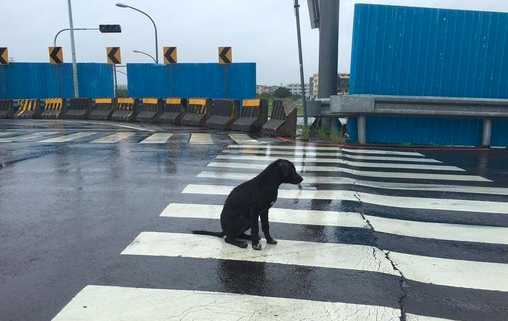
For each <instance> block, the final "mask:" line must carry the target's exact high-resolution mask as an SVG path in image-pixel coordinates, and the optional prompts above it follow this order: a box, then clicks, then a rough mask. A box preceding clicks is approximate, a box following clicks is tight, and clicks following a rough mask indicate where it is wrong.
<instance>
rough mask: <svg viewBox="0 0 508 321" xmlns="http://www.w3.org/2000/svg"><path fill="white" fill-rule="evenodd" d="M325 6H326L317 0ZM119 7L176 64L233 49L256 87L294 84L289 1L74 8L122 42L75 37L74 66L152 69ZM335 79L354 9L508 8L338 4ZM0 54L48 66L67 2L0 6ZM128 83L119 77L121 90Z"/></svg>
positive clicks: (146, 46)
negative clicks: (110, 58)
mask: <svg viewBox="0 0 508 321" xmlns="http://www.w3.org/2000/svg"><path fill="white" fill-rule="evenodd" d="M322 1H327V0H322ZM117 2H123V3H125V4H128V5H130V6H133V7H136V8H138V9H140V10H142V11H145V12H146V13H148V14H149V15H150V16H151V17H152V19H153V20H154V21H155V23H156V25H157V29H158V38H159V61H160V62H162V61H163V58H162V47H169V46H175V47H178V62H181V63H202V62H212V63H215V62H217V60H218V58H217V50H218V49H217V47H219V46H231V47H233V62H255V63H256V64H257V83H258V84H266V85H280V84H287V83H293V82H299V65H298V48H297V39H296V22H295V16H294V8H293V0H73V1H72V9H73V17H74V27H75V28H77V27H97V26H98V25H99V24H120V25H121V26H122V33H121V34H101V33H99V32H98V31H76V32H75V41H76V56H77V61H78V62H101V63H105V62H106V47H116V46H119V47H121V53H122V63H123V64H125V63H133V62H138V63H140V62H150V61H151V59H150V58H149V57H147V56H144V55H142V54H137V53H133V52H132V51H133V50H140V51H144V52H147V53H149V54H151V55H152V56H155V37H154V28H153V25H152V23H151V22H150V20H149V19H148V18H147V17H146V16H144V15H142V14H141V13H139V12H136V11H134V10H131V9H122V8H118V7H116V6H115V3H117ZM299 2H300V5H301V7H300V18H301V27H302V43H303V53H304V57H303V59H304V66H305V68H304V71H305V78H306V79H308V78H309V77H310V76H311V75H312V74H313V73H316V72H317V68H318V45H319V34H318V33H319V31H318V30H317V29H311V28H310V20H309V14H308V9H307V1H306V0H300V1H299ZM340 3H341V4H340V34H339V48H340V49H339V71H340V72H349V67H350V61H351V36H352V24H353V12H354V4H355V3H376V4H392V5H405V6H420V7H433V8H451V9H468V10H482V11H500V12H508V0H484V1H478V0H417V1H415V0H375V1H374V0H364V1H356V0H342V1H340ZM0 10H1V11H0V12H1V13H2V14H1V18H0V47H8V48H9V56H10V57H11V58H14V60H15V61H16V62H48V59H49V58H48V47H49V46H53V38H54V37H55V34H56V33H57V32H58V31H59V30H61V29H63V28H68V27H69V18H68V8H67V0H45V1H40V0H0ZM57 45H58V46H62V47H63V51H64V61H65V62H71V50H70V36H69V33H68V32H66V33H62V34H61V35H60V36H59V37H58V44H57ZM125 82H126V78H125V76H123V75H119V83H125Z"/></svg>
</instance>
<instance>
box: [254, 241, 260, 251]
mask: <svg viewBox="0 0 508 321" xmlns="http://www.w3.org/2000/svg"><path fill="white" fill-rule="evenodd" d="M252 248H253V249H254V250H258V251H261V244H259V243H258V244H252Z"/></svg>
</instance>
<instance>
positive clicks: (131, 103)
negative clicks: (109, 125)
mask: <svg viewBox="0 0 508 321" xmlns="http://www.w3.org/2000/svg"><path fill="white" fill-rule="evenodd" d="M117 103H118V105H117V109H116V110H115V111H114V112H113V115H111V120H121V121H134V120H135V119H136V115H137V113H138V99H137V98H118V99H117Z"/></svg>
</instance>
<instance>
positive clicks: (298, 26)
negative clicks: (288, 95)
mask: <svg viewBox="0 0 508 321" xmlns="http://www.w3.org/2000/svg"><path fill="white" fill-rule="evenodd" d="M295 15H296V34H297V38H298V59H299V62H300V85H301V88H302V103H303V124H304V126H305V127H307V125H308V124H307V104H306V102H305V100H306V97H305V77H304V75H303V55H302V36H301V33H300V5H299V4H298V0H295Z"/></svg>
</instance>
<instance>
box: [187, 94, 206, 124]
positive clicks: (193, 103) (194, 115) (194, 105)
mask: <svg viewBox="0 0 508 321" xmlns="http://www.w3.org/2000/svg"><path fill="white" fill-rule="evenodd" d="M211 107H212V100H211V99H210V98H191V99H189V104H188V105H187V113H186V114H185V116H183V117H182V125H190V126H201V127H204V126H205V124H206V121H207V120H208V118H210V112H211Z"/></svg>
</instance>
